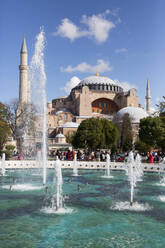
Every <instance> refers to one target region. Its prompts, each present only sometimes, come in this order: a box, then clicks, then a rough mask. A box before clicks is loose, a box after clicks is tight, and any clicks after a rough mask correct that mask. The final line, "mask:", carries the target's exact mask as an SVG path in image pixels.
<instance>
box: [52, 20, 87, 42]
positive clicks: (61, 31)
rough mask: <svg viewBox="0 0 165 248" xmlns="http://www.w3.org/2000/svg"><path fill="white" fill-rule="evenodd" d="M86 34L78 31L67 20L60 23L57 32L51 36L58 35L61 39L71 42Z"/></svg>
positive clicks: (77, 28)
mask: <svg viewBox="0 0 165 248" xmlns="http://www.w3.org/2000/svg"><path fill="white" fill-rule="evenodd" d="M87 34H88V32H87V31H85V30H84V31H82V30H79V27H77V26H76V25H75V24H74V23H73V22H71V21H70V20H69V19H67V18H65V19H63V20H62V23H61V25H60V26H59V27H58V29H57V32H55V33H53V35H59V36H61V37H65V38H69V39H70V40H71V41H73V40H75V39H77V38H79V37H82V36H86V35H87Z"/></svg>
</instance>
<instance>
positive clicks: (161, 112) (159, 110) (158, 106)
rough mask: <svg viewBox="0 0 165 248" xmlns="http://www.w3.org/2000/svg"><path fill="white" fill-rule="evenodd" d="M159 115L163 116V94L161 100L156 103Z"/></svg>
mask: <svg viewBox="0 0 165 248" xmlns="http://www.w3.org/2000/svg"><path fill="white" fill-rule="evenodd" d="M156 107H157V109H158V112H159V115H160V116H165V96H163V101H161V102H160V103H159V104H157V105H156Z"/></svg>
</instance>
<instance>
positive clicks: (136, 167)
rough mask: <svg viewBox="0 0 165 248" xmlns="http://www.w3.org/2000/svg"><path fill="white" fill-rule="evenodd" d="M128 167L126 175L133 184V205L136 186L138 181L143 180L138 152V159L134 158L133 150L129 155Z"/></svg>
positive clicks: (131, 198)
mask: <svg viewBox="0 0 165 248" xmlns="http://www.w3.org/2000/svg"><path fill="white" fill-rule="evenodd" d="M125 167H126V175H127V176H128V180H129V182H130V186H131V195H130V205H131V206H132V205H133V197H134V188H135V187H136V183H137V181H140V180H141V177H142V175H143V168H142V165H141V157H140V155H138V154H137V156H136V159H135V160H134V154H133V152H132V151H131V152H130V153H129V155H128V159H127V163H126V165H125Z"/></svg>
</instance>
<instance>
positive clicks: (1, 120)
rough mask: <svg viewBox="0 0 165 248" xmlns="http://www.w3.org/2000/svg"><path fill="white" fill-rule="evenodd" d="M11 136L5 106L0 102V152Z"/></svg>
mask: <svg viewBox="0 0 165 248" xmlns="http://www.w3.org/2000/svg"><path fill="white" fill-rule="evenodd" d="M10 134H11V132H10V125H9V117H8V114H7V108H6V106H5V105H4V104H3V103H1V102H0V151H1V150H2V149H3V146H4V144H5V143H6V141H7V138H8V137H9V135H10Z"/></svg>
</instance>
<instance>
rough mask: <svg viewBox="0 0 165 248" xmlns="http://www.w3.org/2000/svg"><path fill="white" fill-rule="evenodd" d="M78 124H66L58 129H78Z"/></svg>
mask: <svg viewBox="0 0 165 248" xmlns="http://www.w3.org/2000/svg"><path fill="white" fill-rule="evenodd" d="M78 126H79V124H78V123H76V122H66V123H64V124H63V125H61V126H60V127H62V128H78Z"/></svg>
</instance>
